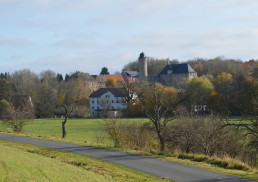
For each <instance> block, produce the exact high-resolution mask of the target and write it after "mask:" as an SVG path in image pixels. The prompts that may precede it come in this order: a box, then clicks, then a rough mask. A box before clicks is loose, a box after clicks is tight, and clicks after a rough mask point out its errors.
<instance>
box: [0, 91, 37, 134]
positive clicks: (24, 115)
mask: <svg viewBox="0 0 258 182" xmlns="http://www.w3.org/2000/svg"><path fill="white" fill-rule="evenodd" d="M0 105H1V106H0V107H1V108H3V110H2V112H3V113H4V114H2V119H3V122H4V123H5V124H7V125H9V126H10V127H12V129H13V131H14V132H21V131H22V129H23V126H24V125H25V124H27V122H28V120H31V119H33V118H34V109H33V104H32V102H31V98H30V97H28V96H26V95H17V96H13V97H12V98H11V102H10V103H9V102H7V101H5V100H1V102H0Z"/></svg>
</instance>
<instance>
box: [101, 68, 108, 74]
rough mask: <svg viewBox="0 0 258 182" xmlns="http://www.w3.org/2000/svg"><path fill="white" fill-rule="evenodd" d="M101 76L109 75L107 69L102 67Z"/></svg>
mask: <svg viewBox="0 0 258 182" xmlns="http://www.w3.org/2000/svg"><path fill="white" fill-rule="evenodd" d="M100 74H101V75H109V72H108V69H107V67H103V68H102V69H101V72H100Z"/></svg>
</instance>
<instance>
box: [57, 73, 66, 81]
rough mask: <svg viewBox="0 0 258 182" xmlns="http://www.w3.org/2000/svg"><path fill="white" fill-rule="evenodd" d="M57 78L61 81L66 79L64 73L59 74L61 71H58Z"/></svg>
mask: <svg viewBox="0 0 258 182" xmlns="http://www.w3.org/2000/svg"><path fill="white" fill-rule="evenodd" d="M56 79H57V81H59V82H61V81H63V80H64V78H63V75H62V74H59V73H57V75H56Z"/></svg>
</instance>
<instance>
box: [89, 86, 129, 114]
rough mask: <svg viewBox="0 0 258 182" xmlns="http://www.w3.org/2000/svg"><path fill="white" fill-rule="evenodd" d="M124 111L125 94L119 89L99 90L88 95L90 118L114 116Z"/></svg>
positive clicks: (125, 106)
mask: <svg viewBox="0 0 258 182" xmlns="http://www.w3.org/2000/svg"><path fill="white" fill-rule="evenodd" d="M126 109H127V105H126V102H125V94H124V92H123V90H122V89H120V88H100V89H99V90H97V91H95V92H93V93H92V94H91V95H90V114H91V116H92V117H104V116H107V115H112V116H116V115H117V114H118V113H119V112H122V111H124V110H126Z"/></svg>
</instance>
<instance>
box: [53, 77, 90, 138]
mask: <svg viewBox="0 0 258 182" xmlns="http://www.w3.org/2000/svg"><path fill="white" fill-rule="evenodd" d="M87 97H88V93H87V92H86V89H85V87H84V82H83V80H70V81H68V82H65V83H64V84H63V85H62V87H61V88H60V90H59V94H58V97H57V106H58V109H59V113H61V114H63V115H64V121H62V138H65V137H66V128H65V126H66V123H67V121H68V117H69V116H75V113H74V112H75V111H78V109H79V108H80V106H81V107H82V108H84V111H85V112H86V109H85V108H86V106H87V104H88V100H87Z"/></svg>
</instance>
